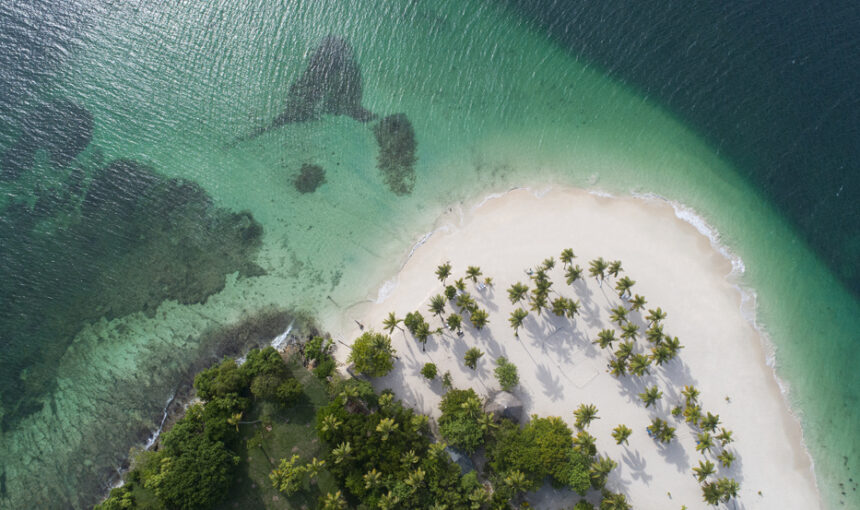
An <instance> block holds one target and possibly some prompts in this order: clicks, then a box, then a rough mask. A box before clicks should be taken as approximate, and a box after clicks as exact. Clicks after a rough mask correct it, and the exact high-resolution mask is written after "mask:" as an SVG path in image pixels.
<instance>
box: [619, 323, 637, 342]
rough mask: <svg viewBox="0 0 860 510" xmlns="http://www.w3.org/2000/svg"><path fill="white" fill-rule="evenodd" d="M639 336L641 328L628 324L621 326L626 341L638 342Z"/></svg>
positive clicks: (622, 335)
mask: <svg viewBox="0 0 860 510" xmlns="http://www.w3.org/2000/svg"><path fill="white" fill-rule="evenodd" d="M637 336H639V326H637V325H636V324H633V323H632V322H628V323H627V324H625V325H623V326H621V338H623V339H625V340H636V337H637Z"/></svg>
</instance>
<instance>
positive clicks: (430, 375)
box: [421, 363, 437, 381]
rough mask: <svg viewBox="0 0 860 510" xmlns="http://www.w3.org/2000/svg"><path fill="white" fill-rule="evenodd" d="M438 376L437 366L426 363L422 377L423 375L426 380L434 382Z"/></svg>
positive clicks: (422, 370)
mask: <svg viewBox="0 0 860 510" xmlns="http://www.w3.org/2000/svg"><path fill="white" fill-rule="evenodd" d="M436 374H437V369H436V365H434V364H433V363H425V364H424V366H423V367H422V368H421V375H423V376H424V378H425V379H428V380H430V381H432V380H433V379H435V378H436Z"/></svg>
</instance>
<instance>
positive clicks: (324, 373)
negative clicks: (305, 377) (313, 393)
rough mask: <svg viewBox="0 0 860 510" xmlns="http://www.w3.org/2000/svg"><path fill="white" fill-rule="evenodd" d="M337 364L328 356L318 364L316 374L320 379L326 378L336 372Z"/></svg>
mask: <svg viewBox="0 0 860 510" xmlns="http://www.w3.org/2000/svg"><path fill="white" fill-rule="evenodd" d="M336 366H337V364H336V363H335V361H334V359H332V358H326V359H324V360H322V361H320V362H319V363H318V364H317V366H315V367H314V375H315V376H317V377H319V378H320V379H325V378H326V377H328V376H330V375H331V374H333V373H334V368H335V367H336Z"/></svg>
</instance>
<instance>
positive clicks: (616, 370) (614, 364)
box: [608, 358, 627, 377]
mask: <svg viewBox="0 0 860 510" xmlns="http://www.w3.org/2000/svg"><path fill="white" fill-rule="evenodd" d="M608 368H609V373H610V374H612V375H614V376H615V377H621V376H623V375H627V359H626V358H614V359H611V360H609V365H608Z"/></svg>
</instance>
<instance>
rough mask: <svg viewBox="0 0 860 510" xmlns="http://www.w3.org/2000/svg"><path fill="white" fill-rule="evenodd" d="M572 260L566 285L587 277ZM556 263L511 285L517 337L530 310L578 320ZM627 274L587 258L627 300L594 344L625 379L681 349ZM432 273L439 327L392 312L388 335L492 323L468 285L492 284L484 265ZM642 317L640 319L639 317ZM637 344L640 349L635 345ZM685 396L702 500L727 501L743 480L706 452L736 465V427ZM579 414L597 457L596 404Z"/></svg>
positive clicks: (665, 438)
mask: <svg viewBox="0 0 860 510" xmlns="http://www.w3.org/2000/svg"><path fill="white" fill-rule="evenodd" d="M575 258H576V255H575V254H574V252H573V250H572V249H570V248H567V249H564V250H562V252H561V255H560V257H559V260H560V262H561V265H562V268H563V270H564V276H565V282H566V283H567V285H571V286H573V285H574V284H575V283H576V282H577V281H579V280H580V279H581V278H582V277H583V269H582V267H580V266H579V265H577V264H575V263H574V259H575ZM555 266H556V260H555V258H553V257H550V258H548V259H545V260H544V261H543V262H542V263H541V264H540V265H538V266H537V267H536V269H534V270H532V269H529V270H528V271H527V274H528V275H529V281H528V282H527V283H524V282H516V283H514V284H512V285H511V286H510V287H509V288H508V289H507V296H508V299H509V301H510V302H511V304H512V305H514V307H515V309H514V310H513V311H512V312H511V314H510V316H509V317H508V322H509V324H510V326H511V328H512V329H513V331H514V336H517V337H518V336H519V329H520V328H521V327H522V326H523V324H524V322H525V320H526V319H527V318H528V316H529V313H530V312H535V313H536V314H537V315H538V316H541V315H542V314H543V312H544V311H545V310H548V311H550V312H551V313H552V314H553V315H555V316H557V317H566V318H568V319H571V320H572V321H575V319H576V316H577V315H578V314H579V312H580V308H581V306H582V305H581V303H580V301H579V300H574V299H572V298H569V297H565V296H562V295H559V294H558V293H557V292H554V291H553V290H552V288H553V282H552V280H551V279H550V277H549V272H550V270H552V269H553V268H555ZM623 272H624V269H623V267H622V264H621V261H618V260H613V261H607V260H604V259H603V258H602V257H598V258H596V259H594V260H591V261H590V262H589V263H588V274H589V276H590V277H593V278H595V280H596V281H597V283H598V284H599V285H600V286H601V288H602V286H603V283H604V282H605V281H606V280H607V279H609V278H612V279H614V288H615V291H616V293H617V295H618V297H619V299H620V300H621V302H622V303H621V304H618V305H617V306H615V307H614V308H612V309H611V310H610V320H611V322H612V323H613V326H612V327H610V328H607V329H603V330H601V331H600V332H598V334H597V337H596V338H595V339H594V340H593V342H592V343H594V344H596V345H598V346H599V347H600V348H601V349H610V350H612V349H614V351H612V356H611V359H610V361H609V363H608V371H609V372H610V373H611V374H612V375H614V376H616V377H622V376H626V375H628V374H630V375H633V376H637V377H642V376H645V375H648V374H649V373H650V370H651V368H653V367H654V366H662V365H663V364H665V363H668V362H670V361H671V360H673V359H674V358H675V357H676V356H677V355H678V353H679V351H680V350H681V349H682V348H683V346H682V345H681V343H680V341H679V340H678V338H677V337H673V336H670V335H668V334H666V333H665V332H664V326H663V323H664V321H665V319H666V317H667V314H666V312H664V311H663V310H662V309H661V308H660V307H656V308H654V309H646V304H647V300H646V299H645V297H643V296H641V295H639V294H634V293H633V287H634V285H635V284H636V281H635V280H633V279H631V278H630V277H629V276H626V275H623ZM435 273H436V277H437V278H438V280H439V281H440V282H441V283H442V285H443V286H444V290H443V292H442V293H440V294H437V295H435V296H433V297H432V298H431V299H430V304H429V307H428V309H429V312H430V313H431V314H432V315H433V317H436V318H438V319H439V320H440V321H441V325H440V326H439V327H436V328H435V329H434V328H431V327H430V325H429V323H428V322H427V321H426V320H425V319H424V317H423V316H422V315H421V313H420V312H419V311H415V312H411V313H409V314H407V315H406V317H405V318H404V319H399V318H398V317H397V316H396V315H395V314H394V313H393V312H392V313H390V314H389V316H388V318H387V319H386V320H385V321H384V322H383V325H384V327H385V329H387V330H388V332H389V334H390V333H393V330H394V329H395V328H397V329H401V328H400V327H399V324H400V323H401V322H402V323H403V324H404V325H405V326H406V328H407V329H408V330H409V331H410V333H412V335H413V336H414V337H415V339H416V340H418V341H419V342H421V343H422V346H423V345H424V344H426V341H427V339H428V338H429V337H430V336H431V335H433V334H441V333H442V331H443V328H446V327H447V328H448V329H449V330H450V331H452V332H456V333H457V334H458V335H462V334H463V326H464V323H465V322H466V320H468V321H469V322H470V323H471V324H472V326H473V327H474V328H475V329H476V330H481V329H483V328H484V327H485V326H486V325H487V324H488V322H489V314H488V312H487V311H486V310H484V309H482V308H481V307H480V306H478V303H477V301H476V300H475V298H474V297H473V295H472V294H470V293H469V291H468V290H467V283H466V282H467V281H471V282H472V284H473V285H474V286H475V287H476V289H477V290H479V291H481V290H483V289H484V288H485V287H486V286H491V285H492V284H493V282H492V279H491V278H489V277H485V276H484V275H483V273H482V270H481V268H480V267H478V266H468V267H467V269H466V272H465V276H464V277H462V278H459V279H456V280H453V281H452V282H450V283H449V278H452V267H451V264H450V262H446V263H444V264H441V265H439V266H438V267H437V268H436V272H435ZM482 278H483V280H482ZM551 295H553V297H551ZM625 305H626V306H625ZM449 307H450V308H449ZM449 310H450V312H449ZM646 310H647V313H646ZM637 315H638V320H636V318H635V317H636V316H637ZM639 324H645V325H646V326H647V329H645V331H644V332H643V331H641V328H640V325H639ZM616 328H617V329H616ZM640 338H643V339H644V340H645V341H647V344H642V343H637V340H639V339H640ZM637 346H641V347H638V348H637ZM637 351H638V352H637ZM481 355H483V353H482V352H481V351H479V350H478V349H476V348H473V349H470V352H469V353H468V355H467V356H466V359H465V362H466V364H467V365H468V366H469V367H470V368H473V369H474V368H475V366H476V365H477V361H478V359H479V358H480V356H481ZM682 394H683V395H684V397H685V402H684V406H677V407H675V408H673V409H672V415H673V416H674V417H676V418H678V419H680V418H681V417H683V418H684V420H685V421H686V422H687V423H688V424H690V425H691V426H692V427H694V428H696V429H698V432H697V442H696V450H697V451H699V452H701V453H702V455H703V456H706V458H705V459H704V460H703V461H700V462H699V465H698V466H697V467H695V468H693V473H694V476H695V478H696V479H697V480H698V481H699V483H700V484H701V486H702V493H703V497H704V499H705V501H706V502H707V503H710V504H717V503H718V502H721V501H722V502H727V501H729V500H730V499H731V498H733V497H736V496H737V492H738V489H739V486H738V483H737V482H736V481H735V480H733V479H730V478H726V477H722V478H718V479H713V476H712V475H714V474H715V465H714V463H713V462H711V461H710V460H708V459H707V455H708V454H712V455H713V452H712V450H715V449H717V448H716V446H717V444H719V446H720V448H719V450H720V451H719V453H718V454H717V455H715V460H716V461H718V462H719V463H720V464H721V465H722V466H723V467H724V468H729V467H731V465H732V462H734V460H735V456H734V454H733V453H732V452H730V451H729V450H728V449H727V448H726V445H727V444H728V443H730V442H732V440H733V438H732V432H731V431H729V430H727V429H725V428H720V429H719V432H718V431H717V428H718V426H719V424H720V419H719V416H718V415H714V414H712V413H710V412H708V413H704V412H703V411H702V408H701V405H700V404H699V403H698V395H699V392H698V390H696V389H695V388H694V387H692V386H686V387H685V388H684V391H683V392H682ZM662 397H663V392H662V391H660V389H659V388H658V387H657V386H656V385H652V386H650V387H646V388H645V391H643V392H642V393H640V394H639V398H640V399H641V401H642V402H643V403H644V404H645V407H646V408H648V407H651V406H652V405H656V404H657V401H658V400H660V399H661V398H662ZM574 416H575V418H576V421H575V426H576V429H577V433H576V435H575V437H574V438H573V443H574V448H575V449H577V450H578V451H580V452H582V453H583V454H585V455H588V456H589V457H595V456H596V455H597V449H596V444H595V438H594V437H593V436H592V435H591V434H589V433H588V432H587V431H586V428H587V427H588V426H589V424H590V423H591V422H592V421H593V420H596V419H599V417H598V416H597V408H596V407H595V406H594V405H593V404H582V405H580V406H579V407H578V408H577V409H576V410H575V411H574ZM646 429H647V431H648V434H649V436H651V437H652V438H654V439H655V440H656V441H659V442H660V443H661V444H668V443H670V442H671V441H672V440H673V439H674V438H675V437H676V429H675V428H674V427H671V426H670V425H669V423H668V422H667V421H665V420H663V419H661V418H659V417H654V418H653V419H652V421H651V424H650V425H649V426H648V427H646ZM632 432H633V431H632V430H631V429H630V428H628V427H627V426H626V425H623V424H621V425H618V426H617V427H615V429H613V431H612V437H613V438H614V439H615V441H616V443H617V444H619V445H621V444H627V443H628V438H629V437H630V435H631V434H632ZM615 466H616V464H615V462H614V461H612V460H611V459H609V458H608V457H598V458H597V460H595V461H594V463H593V464H592V466H591V474H592V477H593V478H594V479H595V480H601V481H605V479H606V477H607V476H608V474H609V472H610V471H611V470H612V469H613V468H614V467H615ZM514 482H516V480H512V483H514ZM601 485H602V484H601ZM619 503H621V504H622V506H620V507H619V508H623V505H624V504H626V501H625V502H623V503H622V502H621V501H619Z"/></svg>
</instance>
